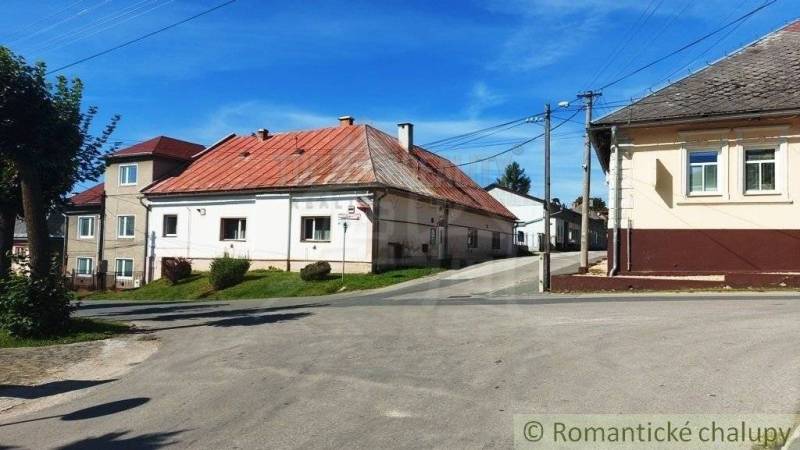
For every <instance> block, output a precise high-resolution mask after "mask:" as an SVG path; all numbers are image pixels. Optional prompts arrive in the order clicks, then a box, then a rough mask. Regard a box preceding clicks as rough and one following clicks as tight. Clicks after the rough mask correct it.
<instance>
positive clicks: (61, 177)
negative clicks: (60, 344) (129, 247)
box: [0, 47, 119, 278]
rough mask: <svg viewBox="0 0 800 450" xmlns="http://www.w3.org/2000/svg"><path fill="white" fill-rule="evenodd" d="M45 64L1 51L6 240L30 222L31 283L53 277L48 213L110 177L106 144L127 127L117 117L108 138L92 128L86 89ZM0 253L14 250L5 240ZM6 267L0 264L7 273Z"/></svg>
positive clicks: (0, 169)
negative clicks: (78, 187) (18, 223)
mask: <svg viewBox="0 0 800 450" xmlns="http://www.w3.org/2000/svg"><path fill="white" fill-rule="evenodd" d="M45 74H46V66H45V64H44V63H37V64H35V65H29V64H27V63H26V62H25V60H24V59H23V58H22V57H20V56H18V55H15V54H14V53H13V52H11V51H10V50H9V49H7V48H5V47H0V195H3V200H2V202H3V203H2V204H1V205H0V206H2V207H3V214H0V233H4V232H6V228H7V226H8V223H9V221H10V223H11V225H10V226H11V227H12V229H13V221H14V217H12V214H11V212H10V211H12V210H13V211H14V214H13V216H17V215H22V216H24V218H25V223H26V225H27V231H28V245H29V250H30V253H29V254H30V274H31V277H34V278H36V277H47V276H49V274H50V273H51V267H50V266H51V261H50V253H49V245H48V241H49V236H48V229H47V214H48V212H49V211H50V210H51V209H52V208H53V207H54V206H56V205H58V204H59V203H63V202H64V200H65V198H66V195H67V194H68V193H69V192H70V190H71V189H72V187H73V186H74V185H75V184H76V183H80V182H84V181H90V180H96V179H97V178H98V177H99V176H100V175H101V174H102V171H103V167H104V160H103V156H104V155H105V154H106V153H107V152H108V151H111V150H113V148H106V144H107V142H108V139H109V138H110V136H111V134H112V133H113V131H114V129H115V128H116V125H117V123H118V121H119V116H117V115H115V116H114V117H113V118H112V119H111V120H110V122H109V123H108V125H106V127H105V128H104V129H103V131H102V132H101V134H100V135H98V136H92V135H90V133H89V129H90V127H91V125H92V121H93V119H94V117H95V115H96V114H97V108H95V107H89V108H87V109H86V111H82V110H81V101H82V98H83V83H82V82H81V81H80V80H79V79H74V80H72V81H68V80H67V78H66V77H64V76H58V77H57V78H56V81H55V83H54V84H51V83H49V82H48V81H47V79H46V76H45ZM0 245H2V247H0V252H3V253H7V252H8V250H10V246H8V244H7V243H6V238H5V236H0ZM2 264H4V261H0V269H2Z"/></svg>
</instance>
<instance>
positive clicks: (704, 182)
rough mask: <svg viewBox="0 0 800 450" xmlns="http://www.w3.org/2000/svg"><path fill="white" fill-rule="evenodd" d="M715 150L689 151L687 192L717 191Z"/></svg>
mask: <svg viewBox="0 0 800 450" xmlns="http://www.w3.org/2000/svg"><path fill="white" fill-rule="evenodd" d="M718 157H719V153H717V152H715V151H699V152H690V153H689V193H690V194H695V193H707V192H717V171H718V164H717V159H718Z"/></svg>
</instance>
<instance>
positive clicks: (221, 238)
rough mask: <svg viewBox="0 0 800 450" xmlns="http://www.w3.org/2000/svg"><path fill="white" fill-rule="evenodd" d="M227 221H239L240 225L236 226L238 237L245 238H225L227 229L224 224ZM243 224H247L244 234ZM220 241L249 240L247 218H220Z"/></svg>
mask: <svg viewBox="0 0 800 450" xmlns="http://www.w3.org/2000/svg"><path fill="white" fill-rule="evenodd" d="M226 220H237V221H238V224H237V225H236V235H237V236H242V234H244V236H242V237H237V238H234V239H227V238H225V227H224V226H223V225H222V223H223V222H224V221H226ZM242 222H244V223H245V225H244V233H242ZM219 240H220V241H235V242H244V241H246V240H247V217H220V218H219Z"/></svg>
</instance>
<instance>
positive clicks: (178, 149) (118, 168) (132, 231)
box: [64, 136, 204, 288]
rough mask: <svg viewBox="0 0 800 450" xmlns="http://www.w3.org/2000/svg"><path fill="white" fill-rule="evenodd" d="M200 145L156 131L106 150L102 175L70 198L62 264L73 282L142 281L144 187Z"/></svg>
mask: <svg viewBox="0 0 800 450" xmlns="http://www.w3.org/2000/svg"><path fill="white" fill-rule="evenodd" d="M203 149H204V146H202V145H199V144H194V143H191V142H186V141H181V140H178V139H173V138H170V137H166V136H159V137H156V138H153V139H150V140H147V141H144V142H141V143H139V144H136V145H133V146H131V147H128V148H124V149H122V150H119V151H117V152H115V153H113V154H111V155H109V156H108V158H107V161H106V171H105V177H104V179H105V181H104V182H103V183H100V184H98V185H96V186H93V187H92V188H90V189H87V190H85V191H83V192H80V193H78V194H77V195H75V196H73V197H71V198H70V199H69V203H68V205H67V208H66V210H65V214H66V216H67V220H66V226H65V232H64V235H65V238H64V267H65V270H66V273H67V275H68V276H70V277H71V279H72V280H73V285H75V286H78V287H80V286H85V287H102V286H107V287H113V286H117V287H121V288H127V287H134V286H138V285H140V284H141V283H142V282H143V281H144V278H145V277H144V271H145V263H146V259H145V258H146V255H145V243H146V242H147V213H148V210H147V207H146V206H145V203H144V195H143V193H142V190H143V188H145V187H147V186H148V185H150V184H152V183H153V182H154V181H158V180H160V179H162V178H165V177H167V176H169V175H172V174H174V173H175V172H176V171H180V170H181V169H182V168H184V167H185V166H187V165H188V164H189V162H190V161H191V158H192V156H194V155H195V154H197V153H199V152H201V151H202V150H203Z"/></svg>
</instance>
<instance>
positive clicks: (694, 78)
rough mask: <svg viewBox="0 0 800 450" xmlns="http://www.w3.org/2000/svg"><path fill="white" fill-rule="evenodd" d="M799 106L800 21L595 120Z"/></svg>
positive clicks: (631, 120)
mask: <svg viewBox="0 0 800 450" xmlns="http://www.w3.org/2000/svg"><path fill="white" fill-rule="evenodd" d="M798 108H800V20H797V21H795V22H793V23H791V24H789V25H787V26H785V27H783V28H782V29H780V30H778V31H775V32H773V33H770V34H768V35H766V36H764V37H763V38H761V39H760V40H758V41H757V42H755V43H753V44H751V45H748V46H747V47H744V48H743V49H741V50H739V51H737V52H735V53H733V54H731V55H729V56H728V57H726V58H723V59H721V60H719V61H717V62H716V63H714V64H712V65H710V66H708V67H706V68H705V69H703V70H700V71H698V72H696V73H694V74H692V75H690V76H688V77H686V78H684V79H682V80H680V81H677V82H675V83H672V84H670V85H669V86H667V87H665V88H663V89H661V90H658V91H656V92H654V93H653V94H650V95H648V96H647V97H644V98H643V99H641V100H639V101H637V102H634V103H633V104H631V105H629V106H627V107H625V108H622V109H620V110H618V111H616V112H613V113H611V114H608V115H606V116H605V117H602V118H600V119H598V120H596V121H595V122H594V124H595V125H611V124H625V123H636V122H651V121H660V120H669V119H684V118H699V117H714V116H725V115H731V114H746V113H754V112H755V113H758V112H780V111H785V110H793V109H798Z"/></svg>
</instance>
